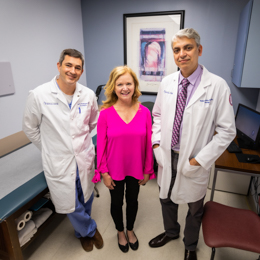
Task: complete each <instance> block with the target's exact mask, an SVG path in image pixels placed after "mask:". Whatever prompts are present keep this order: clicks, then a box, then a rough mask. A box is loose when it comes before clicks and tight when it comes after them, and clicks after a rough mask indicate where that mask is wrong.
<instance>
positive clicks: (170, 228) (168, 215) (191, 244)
mask: <svg viewBox="0 0 260 260" xmlns="http://www.w3.org/2000/svg"><path fill="white" fill-rule="evenodd" d="M171 157H172V158H171V160H172V179H171V184H170V189H169V192H168V197H167V199H160V202H161V206H162V214H163V222H164V229H165V232H166V235H167V236H169V237H174V236H176V235H178V234H179V232H180V224H179V223H178V207H179V205H178V204H175V203H174V202H173V201H172V200H171V199H170V196H171V193H172V188H173V185H174V182H175V179H176V174H177V163H178V158H179V154H176V153H174V152H173V151H172V155H171ZM203 202H204V197H203V198H202V199H201V200H199V201H196V202H192V203H188V206H189V210H188V213H187V216H186V224H185V229H184V238H183V241H184V245H185V248H186V249H187V250H192V251H193V250H195V249H196V247H197V244H198V240H199V231H200V226H201V221H202V216H203Z"/></svg>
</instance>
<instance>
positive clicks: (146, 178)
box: [138, 174, 150, 185]
mask: <svg viewBox="0 0 260 260" xmlns="http://www.w3.org/2000/svg"><path fill="white" fill-rule="evenodd" d="M149 177H150V174H144V179H143V180H139V181H138V184H139V185H145V184H146V182H148V181H149Z"/></svg>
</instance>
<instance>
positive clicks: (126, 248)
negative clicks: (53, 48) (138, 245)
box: [117, 234, 129, 253]
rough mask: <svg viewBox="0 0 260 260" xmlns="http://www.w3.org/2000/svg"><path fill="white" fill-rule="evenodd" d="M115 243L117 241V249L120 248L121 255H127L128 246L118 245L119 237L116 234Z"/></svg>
mask: <svg viewBox="0 0 260 260" xmlns="http://www.w3.org/2000/svg"><path fill="white" fill-rule="evenodd" d="M117 241H118V246H119V248H120V250H121V251H122V252H123V253H127V252H128V250H129V245H128V243H126V245H124V246H123V245H120V244H119V237H118V234H117Z"/></svg>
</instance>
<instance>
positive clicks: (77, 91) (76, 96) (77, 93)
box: [71, 83, 82, 110]
mask: <svg viewBox="0 0 260 260" xmlns="http://www.w3.org/2000/svg"><path fill="white" fill-rule="evenodd" d="M81 90H82V86H80V85H79V84H78V83H77V85H76V89H75V92H74V95H73V100H72V106H71V110H72V109H73V107H74V106H75V105H76V104H77V102H78V100H79V98H80V95H81Z"/></svg>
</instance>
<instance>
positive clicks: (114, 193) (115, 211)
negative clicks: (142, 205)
mask: <svg viewBox="0 0 260 260" xmlns="http://www.w3.org/2000/svg"><path fill="white" fill-rule="evenodd" d="M138 181H139V180H137V179H135V178H134V177H130V176H126V177H125V179H124V180H122V181H114V183H115V184H116V186H115V187H114V189H113V190H109V191H110V195H111V208H110V212H111V216H112V218H113V220H114V223H115V226H116V229H117V230H118V231H123V230H124V223H123V210H122V207H123V201H124V191H125V199H126V228H127V230H133V228H134V222H135V219H136V214H137V210H138V194H139V189H140V186H139V184H138Z"/></svg>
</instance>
